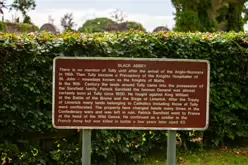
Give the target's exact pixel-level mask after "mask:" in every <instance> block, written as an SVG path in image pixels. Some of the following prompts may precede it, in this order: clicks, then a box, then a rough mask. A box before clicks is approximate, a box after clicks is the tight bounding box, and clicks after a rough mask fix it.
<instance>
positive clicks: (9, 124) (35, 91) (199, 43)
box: [0, 31, 248, 165]
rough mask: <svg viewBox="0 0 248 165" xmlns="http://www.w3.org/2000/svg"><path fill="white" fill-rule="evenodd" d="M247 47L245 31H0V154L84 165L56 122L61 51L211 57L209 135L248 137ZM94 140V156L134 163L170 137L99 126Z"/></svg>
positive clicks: (73, 134) (75, 136) (75, 143)
mask: <svg viewBox="0 0 248 165" xmlns="http://www.w3.org/2000/svg"><path fill="white" fill-rule="evenodd" d="M247 48H248V35H247V34H245V33H214V34H211V33H174V32H171V33H163V32H160V33H145V32H136V31H130V32H128V33H94V34H90V33H64V34H58V35H52V34H46V33H41V34H39V33H37V34H19V35H15V34H5V33H0V98H1V99H0V112H1V113H0V124H1V129H0V141H1V142H0V144H1V145H0V154H1V153H2V157H6V158H7V157H9V158H11V159H13V160H12V162H19V163H20V162H21V164H39V163H41V164H42V162H43V163H44V162H50V163H51V164H67V165H69V164H80V147H79V146H80V145H79V139H80V134H79V133H78V132H77V131H76V130H66V131H65V130H59V131H58V130H55V129H53V128H52V124H51V121H52V120H51V109H52V105H51V104H52V67H53V66H52V60H53V58H54V57H56V56H91V57H96V56H102V57H130V56H131V57H135V58H143V57H144V58H164V57H166V58H190V59H207V60H209V61H210V63H211V92H210V93H211V95H210V99H211V101H210V112H211V117H210V120H211V121H210V127H209V129H208V130H207V131H205V133H204V134H206V135H207V136H206V137H207V140H208V141H211V142H212V143H213V144H218V143H219V142H222V141H223V140H224V139H225V138H227V137H228V138H231V139H235V138H239V137H245V138H247V137H248V129H247V128H248V123H247V121H248V49H247ZM92 138H93V142H92V143H93V145H92V152H93V155H92V157H93V159H94V160H95V159H97V160H101V159H102V160H106V158H108V159H107V160H109V161H111V162H112V163H113V162H115V163H116V162H117V161H118V160H123V159H124V160H125V159H126V160H127V158H129V160H130V161H134V162H136V163H135V164H137V162H138V161H139V160H140V158H142V157H143V156H145V155H146V154H147V153H148V151H150V149H152V148H153V147H157V146H165V139H166V134H165V132H164V131H106V130H101V131H100V130H99V131H94V132H93V137H92ZM53 139H54V140H53ZM53 141H54V142H55V143H53ZM65 141H67V142H65ZM122 158H123V159H122ZM113 164H114V163H113ZM117 164H118V162H117Z"/></svg>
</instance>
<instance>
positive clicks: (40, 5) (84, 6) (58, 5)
mask: <svg viewBox="0 0 248 165" xmlns="http://www.w3.org/2000/svg"><path fill="white" fill-rule="evenodd" d="M6 2H7V3H8V4H10V3H11V2H13V0H6ZM36 4H37V7H36V9H35V10H34V11H30V12H29V13H28V15H30V16H31V19H32V22H33V23H34V24H36V25H37V26H39V27H41V26H42V25H43V24H44V23H47V22H48V20H49V19H48V18H49V16H51V17H52V18H53V19H54V24H55V25H56V26H57V27H58V28H60V29H61V26H60V19H61V17H62V16H63V15H64V14H66V13H68V12H69V13H71V12H72V13H73V17H74V21H75V22H76V24H77V26H76V29H77V28H78V27H81V26H82V25H83V23H84V22H85V21H86V20H88V19H93V18H96V17H109V18H111V12H112V11H113V10H115V9H119V10H121V11H123V12H124V13H125V15H126V20H130V21H136V22H139V23H141V24H142V25H143V26H144V27H145V28H146V29H147V30H148V31H152V30H153V29H154V28H155V27H157V26H161V25H167V26H168V27H169V28H172V27H173V26H174V22H175V21H174V19H173V18H174V16H173V13H174V12H175V9H174V8H173V6H172V4H171V0H36ZM16 16H18V13H17V12H11V13H9V12H8V11H5V19H8V20H12V19H13V18H14V17H16Z"/></svg>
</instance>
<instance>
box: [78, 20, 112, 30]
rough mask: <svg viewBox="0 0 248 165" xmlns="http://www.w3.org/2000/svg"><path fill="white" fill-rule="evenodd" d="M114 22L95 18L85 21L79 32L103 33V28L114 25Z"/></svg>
mask: <svg viewBox="0 0 248 165" xmlns="http://www.w3.org/2000/svg"><path fill="white" fill-rule="evenodd" d="M114 23H115V22H114V21H113V20H111V19H108V18H96V19H92V20H88V21H86V22H85V23H84V24H83V26H82V27H81V28H79V31H81V32H103V31H105V28H106V27H108V26H110V25H112V24H114Z"/></svg>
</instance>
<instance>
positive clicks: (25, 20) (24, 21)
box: [23, 15, 33, 25]
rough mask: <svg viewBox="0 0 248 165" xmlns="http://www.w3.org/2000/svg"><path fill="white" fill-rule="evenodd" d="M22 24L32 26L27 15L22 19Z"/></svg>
mask: <svg viewBox="0 0 248 165" xmlns="http://www.w3.org/2000/svg"><path fill="white" fill-rule="evenodd" d="M23 23H26V24H31V25H32V24H33V23H32V21H31V18H30V17H29V16H28V15H26V16H25V17H24V20H23Z"/></svg>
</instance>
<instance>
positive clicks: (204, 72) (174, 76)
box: [53, 57, 210, 130]
mask: <svg viewBox="0 0 248 165" xmlns="http://www.w3.org/2000/svg"><path fill="white" fill-rule="evenodd" d="M209 70H210V65H209V62H208V61H206V60H185V59H144V58H86V57H85V58H84V57H56V58H55V59H54V69H53V125H54V127H55V128H61V129H140V130H141V129H150V130H204V129H206V128H207V127H208V121H209V110H208V109H209V108H208V107H209V105H208V104H209V74H210V73H209V72H210V71H209Z"/></svg>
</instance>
